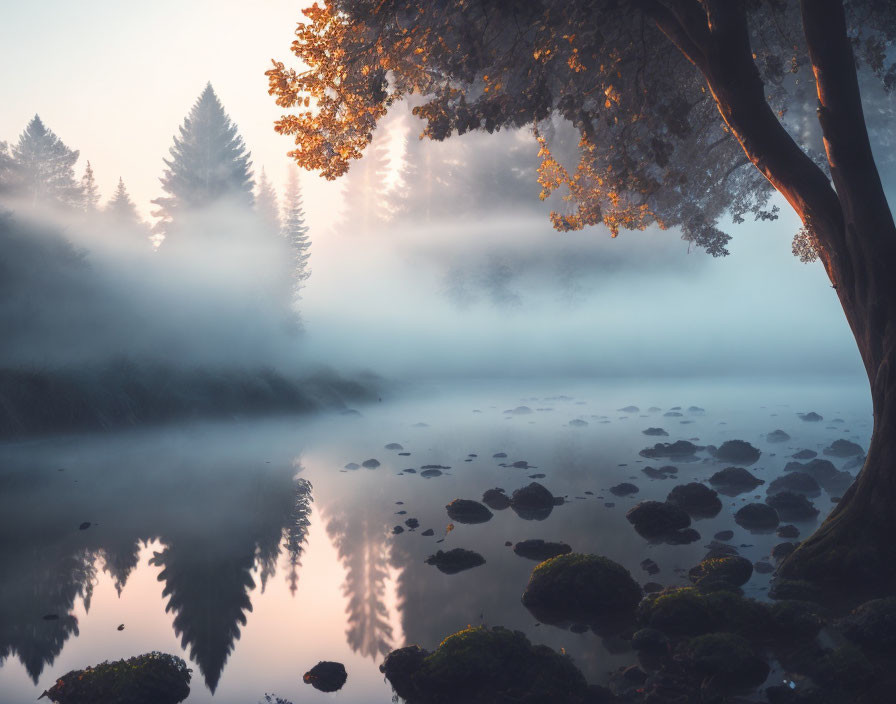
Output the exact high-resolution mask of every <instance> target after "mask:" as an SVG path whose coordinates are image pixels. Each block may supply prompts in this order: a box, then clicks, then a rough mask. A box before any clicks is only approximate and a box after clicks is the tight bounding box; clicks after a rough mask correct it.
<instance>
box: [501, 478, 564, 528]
mask: <svg viewBox="0 0 896 704" xmlns="http://www.w3.org/2000/svg"><path fill="white" fill-rule="evenodd" d="M555 505H556V500H555V498H554V495H553V494H551V492H550V491H548V490H547V489H546V488H545V487H544V486H542V485H541V484H539V483H538V482H531V483H530V484H528V485H527V486H524V487H522V488H521V489H517V490H516V491H514V492H513V495H512V496H511V497H510V508H511V509H513V511H514V512H515V513H516V514H517V515H518V516H519V517H520V518H524V519H526V520H537V521H543V520H544V519H545V518H547V517H548V516H549V515H550V514H551V511H553V509H554V506H555Z"/></svg>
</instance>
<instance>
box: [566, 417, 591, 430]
mask: <svg viewBox="0 0 896 704" xmlns="http://www.w3.org/2000/svg"><path fill="white" fill-rule="evenodd" d="M569 425H571V426H572V427H573V428H584V427H585V426H586V425H588V421H587V420H582V419H581V418H574V419H573V420H571V421H569Z"/></svg>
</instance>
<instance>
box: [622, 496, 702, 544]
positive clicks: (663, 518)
mask: <svg viewBox="0 0 896 704" xmlns="http://www.w3.org/2000/svg"><path fill="white" fill-rule="evenodd" d="M625 517H626V518H627V519H628V522H629V523H631V524H632V525H633V526H634V527H635V529H636V530H637V531H638V533H640V534H641V535H643V536H644V537H647V538H651V537H660V536H663V535H666V534H669V533H672V532H673V531H676V530H680V529H683V528H687V527H688V526H689V525H691V518H690V516H688V514H687V513H686V512H685V511H684V510H682V509H680V508H679V507H678V506H674V505H672V504H669V503H663V502H660V501H642V502H641V503H639V504H637V505H635V506H633V507H632V508H630V509H629V511H628V513H626V514H625Z"/></svg>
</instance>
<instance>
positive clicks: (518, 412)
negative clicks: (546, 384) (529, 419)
mask: <svg viewBox="0 0 896 704" xmlns="http://www.w3.org/2000/svg"><path fill="white" fill-rule="evenodd" d="M504 413H508V414H510V415H514V416H527V415H529V414H530V413H532V409H531V408H529V407H528V406H517V407H516V408H511V409H510V410H507V411H504Z"/></svg>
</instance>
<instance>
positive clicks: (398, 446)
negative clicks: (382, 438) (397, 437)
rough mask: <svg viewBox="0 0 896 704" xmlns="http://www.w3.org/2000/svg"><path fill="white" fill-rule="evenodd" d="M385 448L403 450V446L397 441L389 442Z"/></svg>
mask: <svg viewBox="0 0 896 704" xmlns="http://www.w3.org/2000/svg"><path fill="white" fill-rule="evenodd" d="M385 449H387V450H403V449H404V448H403V447H402V446H401V445H399V444H398V443H397V442H390V443H389V444H388V445H386V447H385Z"/></svg>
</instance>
